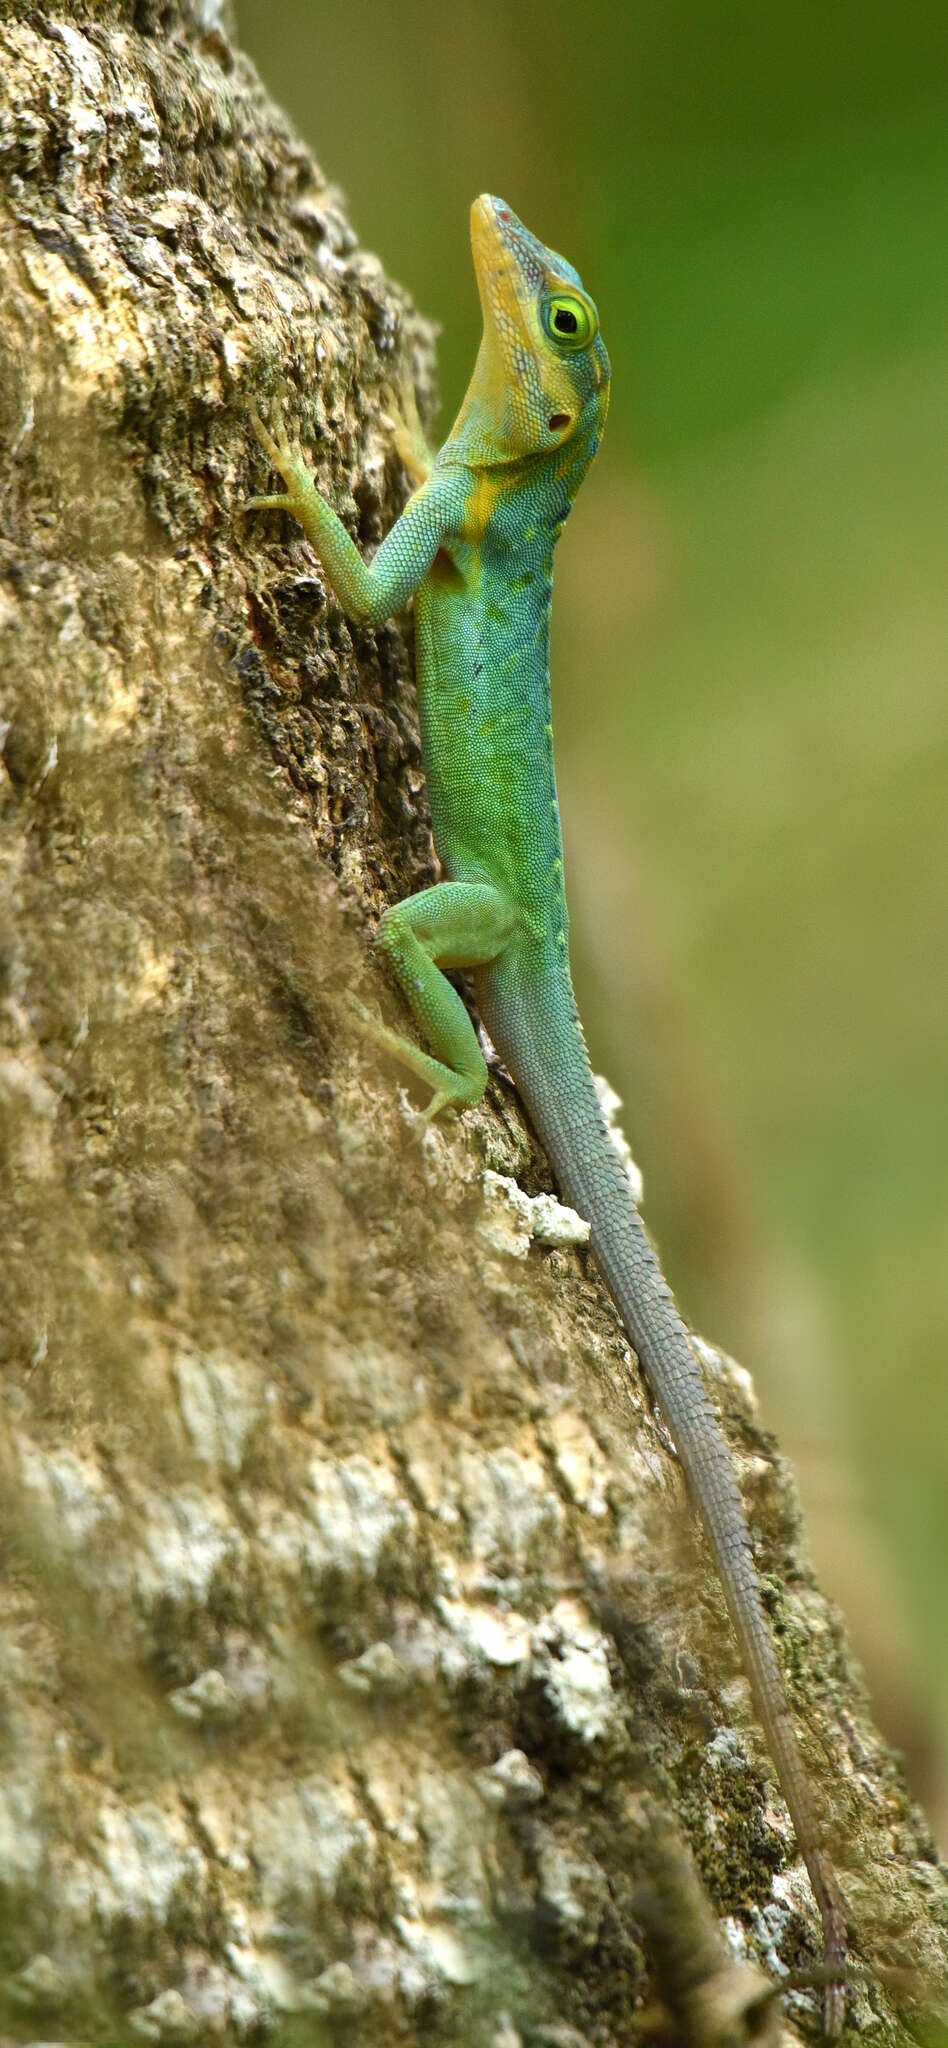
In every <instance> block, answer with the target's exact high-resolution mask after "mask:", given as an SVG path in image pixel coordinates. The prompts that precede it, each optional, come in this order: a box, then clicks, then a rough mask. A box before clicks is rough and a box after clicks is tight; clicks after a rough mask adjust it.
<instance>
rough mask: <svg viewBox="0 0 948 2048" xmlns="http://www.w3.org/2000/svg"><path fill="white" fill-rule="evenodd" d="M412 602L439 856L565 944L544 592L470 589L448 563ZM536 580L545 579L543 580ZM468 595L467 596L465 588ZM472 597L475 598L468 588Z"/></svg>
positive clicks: (451, 870)
mask: <svg viewBox="0 0 948 2048" xmlns="http://www.w3.org/2000/svg"><path fill="white" fill-rule="evenodd" d="M451 569H452V570H453V574H449V573H448V571H447V569H446V570H445V571H444V573H442V574H441V575H440V576H439V575H438V574H437V573H435V574H434V575H432V576H431V577H429V578H428V579H426V582H425V584H424V585H423V586H422V588H421V589H420V590H419V592H418V595H417V597H416V601H415V634H416V660H417V674H418V702H419V715H420V720H421V738H422V750H423V753H424V760H425V773H426V777H427V782H428V790H429V795H430V799H431V814H432V825H433V829H434V840H435V846H436V849H437V852H438V857H439V859H440V861H441V863H442V865H443V867H444V868H445V870H446V872H447V873H448V874H449V875H451V876H452V877H454V878H456V879H459V880H467V879H474V878H476V877H477V878H483V879H486V880H488V881H491V882H493V883H495V885H496V886H497V887H498V888H500V889H502V890H504V892H505V894H507V895H508V896H509V897H511V899H512V900H513V901H514V902H516V903H517V904H518V905H519V906H520V908H521V910H522V912H523V916H524V923H525V926H527V927H528V928H529V929H530V931H531V933H532V936H533V937H534V938H535V939H537V940H541V939H543V938H552V939H553V940H554V941H555V939H556V936H557V934H558V933H559V931H560V930H562V931H563V933H564V936H565V907H564V904H563V886H562V843H561V838H560V823H559V810H558V806H557V800H556V782H555V776H554V768H553V734H552V728H551V723H550V694H549V602H548V598H547V596H546V591H547V590H548V585H546V584H545V582H544V583H542V584H541V588H540V591H539V592H538V595H537V599H536V600H534V601H533V602H531V601H530V590H531V586H532V584H533V581H534V578H533V577H532V576H531V577H529V579H528V581H527V585H526V589H524V590H519V591H518V590H516V589H512V588H511V585H510V583H509V582H507V583H505V584H504V585H501V586H500V588H499V589H498V592H497V595H496V596H494V595H493V594H492V593H491V591H490V585H489V583H488V582H487V579H486V578H484V577H480V578H479V579H477V580H475V579H473V578H471V577H470V576H468V577H466V578H463V579H462V577H461V574H460V572H459V570H458V569H457V567H456V566H455V564H454V563H453V562H452V564H451ZM537 580H538V581H539V580H540V579H537ZM459 585H460V587H458V586H459ZM472 586H473V587H472Z"/></svg>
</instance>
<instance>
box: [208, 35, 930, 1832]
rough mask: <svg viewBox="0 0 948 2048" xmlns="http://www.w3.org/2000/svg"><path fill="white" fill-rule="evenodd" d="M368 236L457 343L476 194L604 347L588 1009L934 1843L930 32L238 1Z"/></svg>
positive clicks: (573, 879) (704, 1310) (260, 57)
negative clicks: (557, 272) (607, 377)
mask: <svg viewBox="0 0 948 2048" xmlns="http://www.w3.org/2000/svg"><path fill="white" fill-rule="evenodd" d="M238 12H239V25H240V29H241V33H242V37H243V40H244V43H245V45H246V46H247V47H248V48H249V50H250V52H251V54H252V55H253V56H254V57H255V59H256V61H257V63H258V65H259V67H260V69H261V71H262V73H263V75H264V78H265V79H266V81H267V83H268V85H269V86H270V88H271V90H272V92H273V93H274V95H275V96H276V97H277V98H278V99H279V100H281V101H282V103H283V104H284V105H285V106H286V107H287V109H288V110H289V112H290V113H291V114H292V115H293V116H294V118H295V120H296V122H297V124H298V126H299V127H300V129H301V130H302V132H303V133H304V135H305V136H306V138H307V140H308V141H309V142H310V143H311V145H312V147H313V149H314V151H315V153H316V155H317V157H318V159H319V161H320V163H321V164H322V167H323V169H324V170H325V172H326V173H327V174H328V175H329V176H330V177H331V178H333V179H335V180H337V181H338V182H339V183H340V184H341V185H342V186H343V187H344V189H345V191H346V192H347V194H348V197H349V202H350V209H351V215H352V219H353V221H354V223H355V225H356V227H357V230H358V232H359V235H360V237H361V239H362V241H363V242H364V243H365V244H366V245H367V246H368V247H370V248H374V249H375V250H376V251H377V252H378V254H379V255H380V256H381V258H382V260H383V262H384V264H385V266H386V268H387V269H388V270H389V272H390V273H392V274H394V275H396V276H398V277H399V278H401V279H402V280H403V281H404V282H405V283H406V284H407V285H408V286H409V287H410V289H411V291H412V293H413V295H414V296H415V298H416V300H417V302H418V303H419V305H420V306H421V307H422V308H423V309H424V311H425V312H427V313H428V314H430V315H431V316H433V317H434V318H436V319H438V320H439V321H440V322H441V323H442V324H443V329H444V334H443V341H442V346H441V352H440V364H441V379H442V389H443V391H444V394H445V401H446V410H445V414H444V416H443V419H442V427H446V426H447V424H449V422H450V418H451V416H452V412H453V408H454V407H455V406H456V403H457V401H458V398H459V397H460V394H461V391H462V389H463V386H464V384H465V382H466V378H467V375H468V372H469V370H470V366H471V363H472V360H473V355H474V350H475V346H476V342H477V338H478V320H477V306H476V296H475V291H474V285H473V279H472V274H471V268H470V257H469V250H468V241H467V212H468V207H469V204H470V201H471V199H472V197H473V196H474V194H475V193H477V192H479V191H482V190H485V189H486V190H489V191H494V192H499V193H501V194H502V195H503V197H504V198H505V199H507V200H508V201H509V202H510V203H511V204H512V205H513V206H514V208H515V209H516V211H517V212H518V213H520V214H521V215H522V216H523V218H524V219H525V220H526V221H527V223H528V224H529V225H530V226H531V227H532V228H534V229H535V230H536V232H537V233H538V234H539V235H540V236H541V237H543V238H544V239H545V240H546V241H548V242H550V243H552V244H553V246H554V247H557V248H560V249H562V250H563V252H564V253H565V254H566V255H568V256H569V257H570V258H571V260H572V261H573V262H574V263H575V264H576V265H577V267H578V268H579V270H580V272H581V274H582V276H583V278H584V281H585V283H586V285H587V287H588V288H589V290H590V291H591V292H592V294H593V296H594V297H595V298H596V299H597V301H598V303H599V307H600V312H601V316H602V324H603V330H604V334H605V338H606V343H607V346H608V348H609V350H610V353H611V356H612V362H613V402H612V413H611V416H610V422H609V429H608V434H607V438H606V443H605V447H604V450H603V453H602V455H601V456H600V458H599V462H598V464H597V466H596V469H595V470H594V472H593V474H592V476H591V478H590V480H589V482H588V483H587V485H586V487H585V490H584V492H583V496H582V499H581V501H580V506H579V508H578V510H577V512H576V514H575V516H574V519H573V521H572V522H571V525H570V530H569V533H568V536H567V538H566V540H565V541H564V543H563V546H562V547H561V549H560V551H559V556H558V583H557V604H556V607H555V617H554V697H555V704H556V724H557V737H558V759H559V764H560V781H561V794H562V798H563V810H564V820H565V830H566V837H567V860H568V875H569V880H570V885H571V886H570V895H571V900H572V906H573V926H574V932H575V942H574V943H575V968H576V978H577V983H578V988H579V995H580V1005H581V1009H582V1011H583V1013H584V1016H585V1018H586V1021H587V1029H588V1035H589V1038H590V1041H591V1045H592V1048H593V1053H594V1058H595V1061H596V1063H597V1064H598V1065H600V1066H601V1067H602V1068H603V1069H604V1070H605V1071H606V1072H607V1073H608V1074H609V1076H610V1078H611V1079H612V1081H613V1083H614V1085H615V1086H616V1087H617V1088H618V1089H619V1091H620V1093H621V1094H622V1095H623V1097H624V1098H625V1102H626V1105H627V1111H626V1126H627V1130H628V1134H629V1137H630V1140H631V1142H632V1145H633V1149H634V1150H635V1152H636V1155H637V1157H638V1159H639V1161H640V1163H641V1165H642V1167H643V1169H644V1172H645V1179H646V1191H647V1215H648V1218H649V1221H650V1223H651V1226H652V1228H653V1230H654V1231H655V1232H656V1233H657V1235H658V1237H659V1240H660V1242H661V1244H662V1247H663V1250H664V1254H665V1261H666V1264H667V1267H668V1270H669V1272H670V1274H671V1276H672V1278H673V1280H674V1283H675V1285H676V1288H677V1290H678V1292H679V1294H680V1296H681V1298H682V1300H683V1302H684V1304H685V1306H686V1308H687V1310H688V1312H689V1313H690V1314H691V1315H692V1316H693V1317H694V1318H695V1320H696V1322H697V1324H698V1327H699V1328H702V1329H703V1330H704V1331H705V1332H706V1333H707V1334H708V1336H711V1337H714V1338H716V1339H717V1340H718V1341H720V1342H722V1343H724V1344H725V1345H726V1346H728V1347H729V1348H730V1349H731V1350H733V1351H734V1352H735V1353H736V1354H737V1355H738V1356H739V1357H740V1358H742V1359H743V1360H744V1361H745V1362H746V1363H747V1364H748V1365H750V1366H751V1367H752V1369H753V1371H754V1373H755V1376H756V1378H757V1383H758V1387H759V1390H760V1394H761V1398H762V1403H763V1408H764V1413H765V1415H766V1417H767V1419H768V1420H769V1421H771V1422H772V1423H773V1424H774V1426H775V1427H776V1428H777V1429H778V1430H779V1432H780V1435H781V1438H782V1441H783V1443H784V1445H785V1447H786V1448H787V1450H788V1451H789V1452H790V1453H791V1455H792V1456H793V1457H794V1459H795V1460H796V1463H797V1468H798V1472H799V1475H800V1482H801V1487H802V1490H803V1495H804V1501H805V1505H806V1508H807V1512H808V1516H809V1520H810V1530H811V1541H812V1547H813V1550H814V1553H815V1558H816V1562H817V1565H818V1567H819V1570H820V1573H821V1575H822V1577H823V1580H824V1582H825V1583H826V1585H827V1586H828V1588H829V1589H830V1590H832V1591H834V1592H835V1593H836V1594H837V1596H838V1597H839V1599H840V1600H841V1601H842V1603H843V1604H844V1606H845V1607H846V1609H847V1612H848V1614H849V1617H850V1621H851V1625H852V1629H853V1633H854V1636H855V1638H856V1642H857V1647H858V1649H859V1651H860V1653H861V1655H862V1658H863V1660H864V1662H865V1665H866V1667H867V1671H868V1674H869V1677H870V1682H871V1684H872V1687H873V1691H874V1694H875V1698H876V1705H877V1711H878V1713H879V1717H880V1719H881V1720H882V1722H883V1725H884V1726H885V1727H886V1728H887V1730H888V1732H889V1733H890V1735H891V1736H892V1737H893V1739H894V1740H895V1741H896V1742H898V1743H899V1744H900V1745H901V1747H902V1748H903V1749H904V1750H905V1752H906V1756H907V1761H908V1765H909V1770H910V1774H911V1776H912V1780H913V1782H914V1784H915V1786H916V1789H917V1791H918V1792H919V1794H920V1795H921V1797H922V1798H923V1799H924V1800H925V1802H926V1804H927V1806H928V1808H929V1811H930V1813H931V1814H932V1817H933V1819H934V1820H935V1821H936V1824H937V1825H939V1826H940V1828H941V1831H942V1837H943V1839H944V1836H945V1834H946V1833H948V1761H946V1757H948V1743H946V1725H948V1613H946V1603H945V1587H946V1577H948V1575H946V1571H945V1558H946V1553H948V1476H946V1468H948V1376H946V1373H945V1353H946V1346H948V1047H946V1036H945V1029H944V1014H945V1008H946V996H948V962H946V944H945V935H946V924H948V916H946V913H948V803H946V794H948V690H946V683H948V659H946V649H948V590H946V580H945V574H944V557H945V543H946V537H948V464H946V453H948V435H946V428H948V10H946V8H945V5H944V0H931V4H923V5H920V6H914V7H913V6H912V5H911V4H909V5H903V6H898V5H895V4H893V5H887V6H881V5H878V4H873V0H834V4H832V5H829V6H828V5H827V0H768V4H767V6H766V7H764V8H761V6H760V0H642V4H640V5H638V6H635V7H633V8H627V7H624V6H621V5H617V4H616V0H605V4H600V5H599V6H597V7H595V8H591V7H590V8H586V9H582V8H579V7H571V8H562V9H558V8H555V7H550V6H549V5H540V4H519V5H500V4H494V5H490V4H487V0H474V4H469V5H464V4H457V0H456V4H454V5H449V4H446V0H440V4H435V0H400V4H399V5H398V6H397V7H393V6H390V5H381V4H373V0H347V4H346V5H344V6H340V5H338V4H337V0H332V4H330V0H281V4H278V5H276V6H275V5H274V4H273V0H238Z"/></svg>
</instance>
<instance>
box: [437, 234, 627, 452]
mask: <svg viewBox="0 0 948 2048" xmlns="http://www.w3.org/2000/svg"><path fill="white" fill-rule="evenodd" d="M471 246H472V249H473V254H474V269H475V272H476V275H477V286H478V291H479V293H480V300H481V312H482V314H483V319H484V335H483V339H482V341H481V346H480V349H479V351H478V356H477V362H476V363H475V366H474V374H473V377H472V378H471V382H470V385H469V386H468V391H467V396H466V397H465V400H464V403H463V405H462V407H461V411H460V413H459V415H458V419H457V422H456V424H455V426H454V428H453V430H452V433H451V437H450V439H451V442H452V443H455V444H456V443H457V441H458V440H459V439H460V440H461V441H462V443H463V451H464V459H465V460H466V461H468V462H470V463H471V464H472V465H473V466H475V467H478V468H480V467H494V466H495V465H497V464H503V463H510V462H521V461H523V460H524V459H525V458H526V457H529V456H532V455H542V454H546V453H549V452H551V451H552V450H554V449H557V448H559V447H561V446H562V445H563V444H564V443H566V442H571V443H572V442H575V443H577V444H578V445H577V446H576V449H575V453H576V454H577V455H579V454H580V449H581V447H582V448H583V450H584V452H585V449H586V444H588V453H587V460H588V461H591V460H592V457H593V455H594V454H595V452H596V448H597V447H598V444H599V436H600V433H601V431H602V427H603V423H604V421H605V416H606V408H607V406H608V403H609V358H608V356H607V354H606V351H605V347H604V345H603V342H602V338H601V336H600V333H599V316H598V314H597V312H596V308H595V306H594V304H593V302H592V300H591V298H590V297H589V295H588V293H587V292H585V291H584V290H583V287H582V284H581V283H580V280H579V278H578V276H577V274H576V272H575V270H574V269H573V267H572V264H570V263H567V262H566V260H565V258H564V257H562V256H558V255H557V254H556V252H555V251H554V250H553V249H547V248H546V247H545V246H544V244H543V243H542V242H538V241H537V238H536V236H535V235H531V233H530V231H529V229H528V228H525V227H524V225H523V223H522V221H519V220H518V219H517V216H516V214H515V213H512V212H511V210H510V207H509V206H506V205H505V204H504V201H503V200H502V199H493V198H491V197H490V196H489V195H488V194H486V193H482V195H481V197H480V198H479V199H475V201H474V204H473V206H472V208H471Z"/></svg>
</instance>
